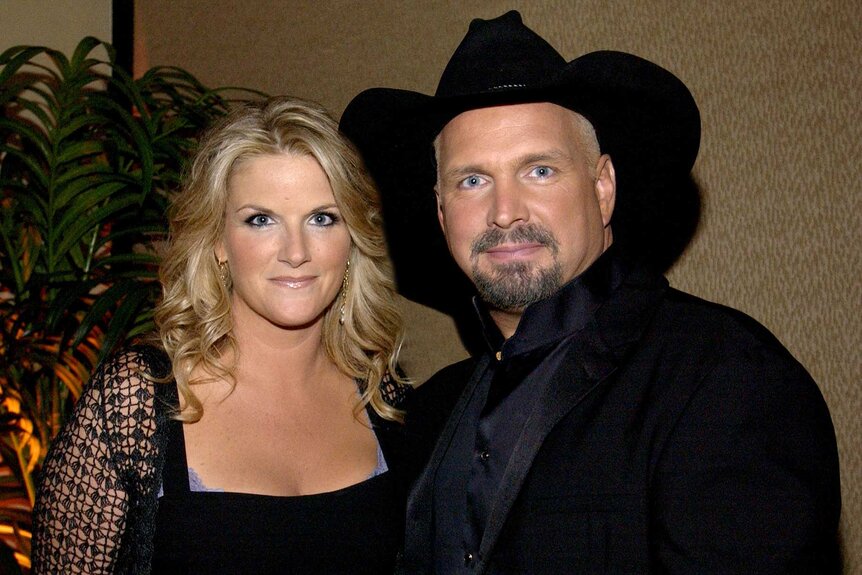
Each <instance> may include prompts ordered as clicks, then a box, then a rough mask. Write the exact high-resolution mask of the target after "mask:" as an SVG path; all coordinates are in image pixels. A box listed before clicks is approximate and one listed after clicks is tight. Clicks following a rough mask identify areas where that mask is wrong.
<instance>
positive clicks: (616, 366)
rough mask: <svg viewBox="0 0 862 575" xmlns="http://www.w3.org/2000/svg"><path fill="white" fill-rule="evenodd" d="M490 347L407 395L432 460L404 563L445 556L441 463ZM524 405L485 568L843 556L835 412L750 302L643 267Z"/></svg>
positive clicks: (691, 566) (722, 565) (782, 563)
mask: <svg viewBox="0 0 862 575" xmlns="http://www.w3.org/2000/svg"><path fill="white" fill-rule="evenodd" d="M487 361H489V357H487V356H482V357H479V358H476V359H470V360H467V361H464V362H461V363H458V364H455V365H453V366H450V367H448V368H446V369H444V370H442V371H441V372H439V373H438V374H437V375H435V376H434V377H433V378H432V379H431V380H429V381H428V382H427V383H425V384H424V385H423V386H422V387H420V388H419V390H418V392H417V393H416V394H415V396H414V398H413V401H412V403H411V405H410V406H409V407H408V435H409V437H410V442H411V447H410V452H411V453H412V457H413V465H414V467H415V468H416V470H417V471H418V470H419V468H421V467H422V466H423V465H424V464H425V462H426V461H428V464H427V466H426V467H425V469H424V471H422V472H421V475H420V476H419V478H418V480H417V482H416V484H415V486H414V488H413V491H412V494H411V496H410V499H409V502H408V511H407V526H408V527H407V538H406V546H405V552H404V557H403V565H402V568H401V571H402V572H404V573H429V572H431V569H432V567H431V566H432V564H433V562H432V557H433V552H434V551H433V522H434V518H433V509H434V507H433V501H432V499H431V498H432V495H431V494H432V486H433V483H434V476H435V471H436V469H437V466H438V465H439V463H440V459H441V457H442V455H443V453H444V452H445V448H446V445H447V444H448V442H449V441H450V439H451V437H452V434H453V432H454V429H455V424H456V423H457V421H458V418H459V414H460V413H461V412H462V411H463V408H464V405H465V401H464V400H463V399H464V398H465V397H466V396H467V395H469V394H468V393H463V392H464V391H465V390H466V391H469V390H470V389H472V387H473V386H474V385H475V384H476V382H477V380H478V377H477V374H479V373H481V371H482V367H483V365H484V364H485V362H487ZM526 408H528V409H531V414H530V416H529V417H530V419H529V420H528V423H527V429H526V431H525V433H524V435H523V436H522V437H521V438H520V440H519V442H518V444H517V445H516V447H515V450H514V453H513V455H512V459H511V462H510V464H509V467H508V468H507V470H506V472H505V475H504V479H503V488H502V489H501V491H500V493H499V494H498V495H497V498H496V500H495V502H494V504H493V505H492V510H491V515H490V519H489V522H488V525H487V527H486V529H485V532H484V538H483V540H482V544H481V547H480V551H479V554H478V555H479V556H478V564H477V566H476V572H477V573H542V574H551V573H686V574H689V573H698V574H701V573H759V574H764V573H836V572H839V571H840V558H839V554H838V548H837V528H838V518H839V513H840V489H839V476H838V455H837V447H836V442H835V435H834V430H833V427H832V421H831V419H830V416H829V412H828V410H827V408H826V405H825V402H824V401H823V398H822V396H821V394H820V392H819V390H818V388H817V386H816V384H815V383H814V382H813V381H812V379H811V378H810V376H809V375H808V373H806V371H805V370H804V368H803V367H802V366H801V365H800V364H799V363H798V362H796V360H794V359H793V358H792V357H791V356H790V354H789V353H788V352H787V351H786V350H785V349H784V347H783V346H782V345H781V344H780V343H779V342H778V341H777V340H776V339H775V337H773V336H772V335H771V334H770V333H769V332H768V331H767V330H766V329H765V328H763V327H762V326H761V325H759V324H758V323H757V322H755V321H754V320H752V319H751V318H749V317H747V316H746V315H744V314H742V313H740V312H737V311H735V310H732V309H729V308H726V307H723V306H719V305H716V304H711V303H708V302H705V301H703V300H700V299H697V298H695V297H692V296H689V295H687V294H684V293H682V292H679V291H677V290H674V289H671V288H669V287H668V286H667V282H666V281H665V280H664V278H662V277H661V276H657V275H653V274H651V273H649V272H646V271H644V270H636V271H634V272H631V273H630V274H629V275H628V276H627V277H626V279H625V280H624V281H623V283H622V285H621V286H620V287H618V288H617V289H616V290H615V291H613V292H612V293H610V294H608V297H607V299H606V301H605V302H604V304H603V305H602V306H601V307H600V308H599V309H598V311H597V312H596V314H595V316H594V318H593V319H592V320H591V321H590V322H589V323H588V325H587V327H586V328H585V329H584V330H583V331H582V332H581V333H580V335H579V337H578V338H577V341H576V343H575V344H574V345H573V346H572V348H571V349H570V350H569V352H568V355H567V356H566V359H565V362H564V368H563V369H561V370H560V371H559V372H558V373H557V374H556V376H555V377H554V378H553V381H551V382H550V386H549V388H548V392H547V393H546V394H545V395H544V396H543V397H539V398H537V400H536V402H535V403H534V404H533V405H531V406H527V407H526ZM438 438H439V442H437V439H438ZM435 444H436V448H435ZM429 459H430V460H429Z"/></svg>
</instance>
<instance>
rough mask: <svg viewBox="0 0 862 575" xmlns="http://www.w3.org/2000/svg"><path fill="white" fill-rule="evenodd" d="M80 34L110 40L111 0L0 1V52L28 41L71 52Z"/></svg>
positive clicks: (81, 36) (79, 38)
mask: <svg viewBox="0 0 862 575" xmlns="http://www.w3.org/2000/svg"><path fill="white" fill-rule="evenodd" d="M84 36H95V37H96V38H98V39H100V40H104V41H106V42H110V41H111V0H0V51H3V50H5V49H6V48H10V47H12V46H17V45H20V44H29V45H36V46H47V47H49V48H54V49H57V50H60V51H62V52H63V53H65V54H69V55H71V53H72V51H73V50H74V49H75V46H76V45H77V44H78V42H79V41H80V40H81V38H83V37H84Z"/></svg>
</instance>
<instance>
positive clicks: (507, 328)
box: [488, 309, 524, 339]
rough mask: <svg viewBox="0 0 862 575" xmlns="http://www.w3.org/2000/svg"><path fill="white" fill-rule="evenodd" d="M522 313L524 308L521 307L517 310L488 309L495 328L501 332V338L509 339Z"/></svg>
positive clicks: (516, 327)
mask: <svg viewBox="0 0 862 575" xmlns="http://www.w3.org/2000/svg"><path fill="white" fill-rule="evenodd" d="M523 314H524V310H522V309H521V310H517V311H502V310H498V309H491V310H488V315H490V316H491V319H492V320H494V323H495V324H496V325H497V329H499V330H500V333H501V334H503V339H509V338H510V337H512V335H514V333H515V330H516V329H518V323H520V321H521V316H522V315H523Z"/></svg>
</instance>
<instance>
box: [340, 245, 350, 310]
mask: <svg viewBox="0 0 862 575" xmlns="http://www.w3.org/2000/svg"><path fill="white" fill-rule="evenodd" d="M349 285H350V260H347V267H346V268H344V279H343V280H341V316H340V317H339V318H338V323H340V324H341V325H344V302H346V301H347V287H348V286H349Z"/></svg>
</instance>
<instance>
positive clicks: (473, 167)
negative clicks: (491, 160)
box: [441, 164, 485, 180]
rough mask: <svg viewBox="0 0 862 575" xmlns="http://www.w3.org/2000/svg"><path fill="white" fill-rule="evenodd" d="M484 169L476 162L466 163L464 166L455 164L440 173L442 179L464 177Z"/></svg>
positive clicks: (482, 171) (481, 172)
mask: <svg viewBox="0 0 862 575" xmlns="http://www.w3.org/2000/svg"><path fill="white" fill-rule="evenodd" d="M483 173H485V170H484V169H483V168H482V166H480V165H478V164H468V165H466V166H455V167H454V168H451V169H449V170H446V171H445V172H443V173H442V174H441V176H442V178H443V179H444V180H450V179H452V178H459V177H462V178H466V177H467V176H471V175H473V174H483Z"/></svg>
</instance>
